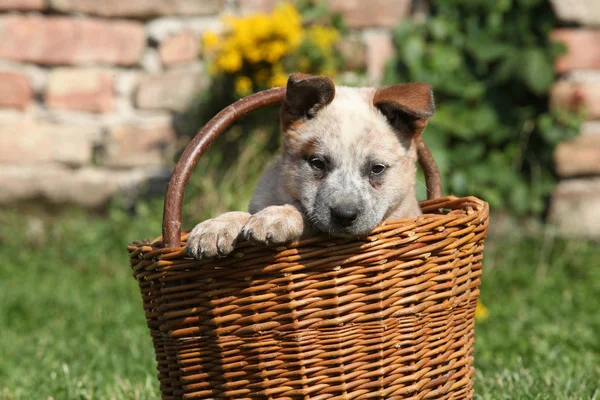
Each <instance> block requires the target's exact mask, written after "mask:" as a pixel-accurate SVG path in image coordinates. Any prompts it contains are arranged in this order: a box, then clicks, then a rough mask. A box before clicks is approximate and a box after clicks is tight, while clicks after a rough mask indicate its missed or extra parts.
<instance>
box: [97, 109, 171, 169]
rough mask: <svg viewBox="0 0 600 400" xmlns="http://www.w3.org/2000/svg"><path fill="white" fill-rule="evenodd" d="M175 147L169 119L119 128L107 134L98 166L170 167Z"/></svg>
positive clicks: (120, 126) (114, 128) (125, 125)
mask: <svg viewBox="0 0 600 400" xmlns="http://www.w3.org/2000/svg"><path fill="white" fill-rule="evenodd" d="M176 147H177V137H176V135H175V131H174V130H173V127H172V124H171V120H170V118H169V119H168V120H166V121H162V122H159V123H155V124H151V125H150V124H148V123H146V124H140V123H137V124H124V125H119V126H116V127H113V128H112V129H111V130H110V132H109V135H108V139H107V143H106V145H105V151H104V155H103V157H101V163H102V164H103V165H109V166H113V167H134V166H164V165H169V164H171V163H172V162H173V156H174V150H175V149H176Z"/></svg>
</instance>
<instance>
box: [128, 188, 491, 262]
mask: <svg viewBox="0 0 600 400" xmlns="http://www.w3.org/2000/svg"><path fill="white" fill-rule="evenodd" d="M419 206H420V207H421V210H422V211H423V214H422V215H419V216H418V217H417V218H395V219H388V220H384V221H382V222H381V223H380V224H379V225H377V226H376V227H375V228H373V230H372V231H371V232H370V233H369V234H367V235H365V236H363V237H361V238H355V239H358V240H368V241H373V240H376V238H377V235H378V234H379V233H380V232H381V231H382V230H385V229H386V228H387V227H389V226H390V225H402V224H411V223H414V224H417V223H419V222H421V221H423V220H424V219H427V218H431V217H432V216H438V217H439V216H440V215H445V214H448V212H443V210H451V211H461V210H462V211H466V212H467V213H473V212H478V213H480V214H481V215H480V216H479V220H480V221H481V220H483V219H485V218H488V216H489V204H488V203H487V202H486V201H484V200H482V199H479V198H478V197H475V196H465V197H457V196H454V195H449V196H444V197H438V198H435V199H431V200H423V201H420V202H419ZM200 222H202V221H200ZM190 232H191V229H189V230H185V231H182V233H181V240H182V242H185V241H186V240H187V236H188V235H189V233H190ZM336 238H337V239H341V238H344V237H343V236H341V235H340V236H337V235H317V236H311V237H309V238H305V239H302V240H299V241H296V242H292V243H287V244H284V245H281V246H277V247H274V248H276V249H277V248H286V249H290V248H298V247H302V246H305V245H309V244H312V243H315V242H318V241H323V240H331V239H336ZM243 243H246V242H243ZM248 245H250V246H256V247H262V246H259V245H253V244H248ZM143 246H150V247H152V248H154V249H156V250H158V249H169V252H170V253H173V252H185V243H184V244H183V245H181V246H179V247H174V248H168V247H166V246H165V244H164V242H163V236H162V235H161V236H158V237H155V238H154V239H153V240H148V239H144V240H141V241H140V240H134V241H133V242H131V243H129V245H128V246H127V248H128V250H130V251H132V250H134V249H137V248H140V247H143ZM161 253H162V252H161Z"/></svg>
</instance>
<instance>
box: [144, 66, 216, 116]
mask: <svg viewBox="0 0 600 400" xmlns="http://www.w3.org/2000/svg"><path fill="white" fill-rule="evenodd" d="M204 87H206V81H205V74H204V73H203V71H202V68H201V67H195V68H186V69H180V68H178V69H174V70H170V71H167V72H164V73H160V74H150V75H148V76H146V77H145V78H143V79H142V80H141V82H140V85H139V87H138V90H137V93H136V105H137V107H139V108H141V109H149V110H157V109H164V110H171V111H184V110H185V109H186V108H187V107H188V106H189V104H190V103H191V101H192V100H193V99H194V98H195V97H196V96H197V95H198V93H199V92H200V90H202V89H203V88H204Z"/></svg>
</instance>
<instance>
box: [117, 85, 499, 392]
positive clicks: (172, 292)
mask: <svg viewBox="0 0 600 400" xmlns="http://www.w3.org/2000/svg"><path fill="white" fill-rule="evenodd" d="M280 97H281V92H279V93H277V96H274V97H273V98H274V99H277V98H280ZM269 101H270V102H274V100H269ZM237 116H239V113H237V114H236V115H235V117H234V118H232V120H234V119H235V118H237ZM217 125H219V124H217ZM227 125H228V124H224V125H223V126H219V130H220V131H222V130H224V129H225V128H226V126H227ZM221 128H222V129H221ZM204 134H206V131H205V132H204ZM217 134H218V133H217ZM200 135H203V132H201V134H200ZM197 145H198V144H197V143H196V144H194V146H197ZM191 146H192V145H191ZM205 147H207V146H205ZM186 151H187V150H186ZM202 151H204V149H203V150H201V151H199V152H197V153H196V155H195V156H194V157H199V154H201V153H202ZM186 157H187V156H186V153H184V156H183V158H186ZM180 163H182V162H181V161H180ZM194 164H195V162H191V163H189V165H191V166H190V168H191V167H193V165H194ZM188 177H189V175H188ZM181 179H183V180H184V181H187V178H181V177H180V174H179V172H178V169H177V168H176V172H175V174H174V178H173V180H172V181H171V185H170V188H169V191H170V192H171V193H168V194H167V206H166V207H165V227H166V229H165V230H164V232H163V237H164V238H165V242H163V240H162V237H161V238H158V239H156V240H155V241H153V242H148V241H146V242H134V243H133V244H131V245H130V246H129V247H128V250H129V255H130V260H131V267H132V268H133V271H134V277H135V278H136V280H137V281H138V283H139V286H140V289H141V293H142V298H143V301H144V310H145V312H146V318H147V323H148V326H149V328H150V332H151V335H152V338H153V342H154V347H155V352H156V359H157V362H158V371H159V375H158V378H159V380H160V384H161V391H162V393H163V399H181V398H183V399H192V398H194V399H196V398H198V399H269V400H275V399H280V400H283V399H303V400H306V399H312V400H317V399H318V400H321V399H330V400H333V399H335V400H350V399H357V400H358V399H434V398H435V399H440V398H441V399H471V398H472V396H473V367H472V361H473V358H472V352H473V328H474V313H475V306H476V303H477V298H478V295H479V290H478V286H479V283H480V280H479V277H480V275H481V260H482V256H483V240H484V238H485V236H486V233H487V226H488V215H489V212H488V205H487V203H485V202H483V201H481V200H479V199H477V198H474V197H467V198H456V197H442V198H437V199H432V200H427V201H424V202H421V208H422V210H423V212H424V215H423V216H421V217H419V218H417V219H416V220H414V219H402V220H393V221H386V222H384V223H383V224H382V225H380V226H379V227H377V228H376V229H375V230H374V231H373V232H372V233H371V234H370V236H368V237H366V238H364V239H362V240H356V239H354V240H349V239H341V238H337V239H336V238H328V237H317V238H311V239H308V240H304V241H302V242H300V243H295V244H292V245H289V246H284V247H281V248H265V247H259V246H254V245H251V244H249V243H240V244H238V246H237V247H236V250H235V252H234V254H232V255H230V256H229V257H227V258H223V259H218V260H212V261H210V260H209V261H196V260H193V259H190V258H189V257H187V256H186V253H185V240H186V238H187V234H183V235H181V234H180V233H179V221H175V222H174V223H171V224H169V221H168V220H167V216H168V215H176V214H178V213H179V215H180V213H181V209H180V208H179V209H178V210H175V211H173V210H170V209H169V207H170V206H169V204H171V205H172V204H174V203H173V201H169V200H168V199H169V198H170V196H172V191H173V190H175V189H173V188H174V187H175V186H176V185H177V184H178V182H177V180H181ZM174 181H175V184H174ZM182 186H183V187H185V182H183V184H182ZM175 203H177V202H175ZM171 213H172V214H171ZM169 226H170V228H169ZM175 234H176V236H175Z"/></svg>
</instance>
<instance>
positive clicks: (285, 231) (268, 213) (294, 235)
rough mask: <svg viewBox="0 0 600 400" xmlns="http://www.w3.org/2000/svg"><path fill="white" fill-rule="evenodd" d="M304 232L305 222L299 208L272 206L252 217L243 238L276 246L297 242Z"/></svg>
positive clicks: (242, 234) (244, 229) (244, 230)
mask: <svg viewBox="0 0 600 400" xmlns="http://www.w3.org/2000/svg"><path fill="white" fill-rule="evenodd" d="M303 231H304V220H303V218H302V214H301V213H300V211H298V209H297V208H295V207H294V206H291V205H284V206H270V207H267V208H265V209H263V210H261V211H259V212H257V213H256V214H254V215H252V216H251V217H250V219H249V220H248V222H247V223H246V225H245V226H244V228H243V229H242V233H241V236H242V237H243V238H244V239H246V240H248V241H250V242H253V243H260V244H265V245H274V244H282V243H290V242H293V241H296V240H298V239H300V236H302V233H303Z"/></svg>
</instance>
